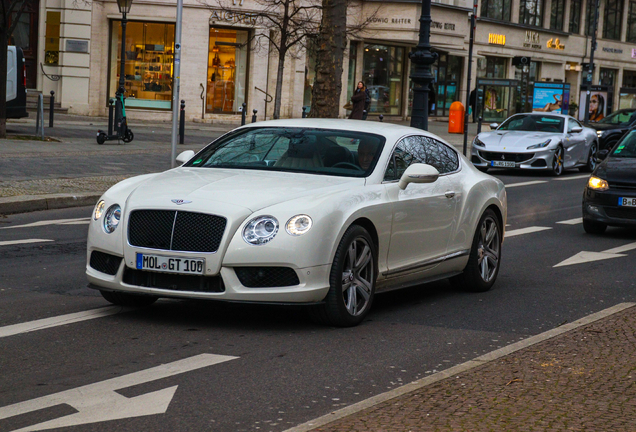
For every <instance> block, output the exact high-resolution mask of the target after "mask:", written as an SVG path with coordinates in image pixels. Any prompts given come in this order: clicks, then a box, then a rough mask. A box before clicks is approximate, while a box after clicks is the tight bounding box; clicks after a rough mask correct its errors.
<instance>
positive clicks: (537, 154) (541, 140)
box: [471, 113, 599, 176]
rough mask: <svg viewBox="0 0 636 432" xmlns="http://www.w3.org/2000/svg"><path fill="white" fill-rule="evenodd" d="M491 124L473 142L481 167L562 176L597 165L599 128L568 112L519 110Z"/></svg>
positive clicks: (473, 159)
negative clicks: (536, 171)
mask: <svg viewBox="0 0 636 432" xmlns="http://www.w3.org/2000/svg"><path fill="white" fill-rule="evenodd" d="M490 127H491V128H492V129H494V130H492V131H489V132H482V133H480V134H479V135H477V136H476V137H475V140H474V141H473V145H472V158H471V160H472V162H473V165H475V167H477V168H478V169H479V170H481V171H484V172H486V171H487V170H488V168H521V169H533V170H550V171H551V172H552V173H553V174H554V175H557V176H558V175H561V174H562V173H563V170H566V169H570V168H576V167H578V168H579V169H580V170H581V171H589V172H591V171H592V170H593V169H594V168H595V166H596V153H597V152H598V148H599V147H598V136H597V134H596V131H595V130H594V129H591V128H588V127H584V126H583V125H581V123H579V122H578V121H577V120H576V119H574V118H573V117H570V116H568V115H563V114H547V113H523V114H515V115H513V116H511V117H508V118H507V119H506V121H504V122H503V123H502V124H501V125H497V124H496V123H493V124H491V125H490Z"/></svg>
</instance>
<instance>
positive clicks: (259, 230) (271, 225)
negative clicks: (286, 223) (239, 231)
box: [243, 216, 278, 246]
mask: <svg viewBox="0 0 636 432" xmlns="http://www.w3.org/2000/svg"><path fill="white" fill-rule="evenodd" d="M276 234H278V220H277V219H276V218H275V217H274V216H258V217H255V218H254V219H252V220H251V221H249V222H248V223H247V225H245V228H243V240H245V241H246V242H247V243H248V244H251V245H254V246H260V245H264V244H265V243H268V242H270V241H271V240H272V239H273V238H274V237H276Z"/></svg>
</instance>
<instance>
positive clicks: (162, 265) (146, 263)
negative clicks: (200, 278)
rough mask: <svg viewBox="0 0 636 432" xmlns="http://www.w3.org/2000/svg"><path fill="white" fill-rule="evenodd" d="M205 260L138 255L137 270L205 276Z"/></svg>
mask: <svg viewBox="0 0 636 432" xmlns="http://www.w3.org/2000/svg"><path fill="white" fill-rule="evenodd" d="M203 267H205V260H204V259H203V258H176V257H166V256H160V255H148V254H142V253H137V269H139V270H152V271H159V272H166V273H181V274H197V275H201V274H203Z"/></svg>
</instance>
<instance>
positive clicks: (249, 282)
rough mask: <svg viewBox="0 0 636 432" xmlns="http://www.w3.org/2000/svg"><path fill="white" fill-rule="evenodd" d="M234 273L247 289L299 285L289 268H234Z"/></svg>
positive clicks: (293, 272)
mask: <svg viewBox="0 0 636 432" xmlns="http://www.w3.org/2000/svg"><path fill="white" fill-rule="evenodd" d="M234 271H235V272H236V276H238V278H239V281H241V284H242V285H243V286H246V287H248V288H272V287H284V286H294V285H298V284H300V281H299V280H298V275H297V274H296V272H295V271H294V270H293V269H291V268H289V267H235V268H234Z"/></svg>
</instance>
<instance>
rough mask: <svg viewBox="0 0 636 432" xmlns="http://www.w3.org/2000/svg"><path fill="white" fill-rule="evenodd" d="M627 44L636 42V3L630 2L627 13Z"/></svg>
mask: <svg viewBox="0 0 636 432" xmlns="http://www.w3.org/2000/svg"><path fill="white" fill-rule="evenodd" d="M627 42H631V43H634V42H636V1H635V0H630V2H629V10H628V12H627Z"/></svg>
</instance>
